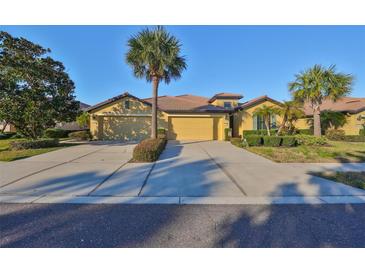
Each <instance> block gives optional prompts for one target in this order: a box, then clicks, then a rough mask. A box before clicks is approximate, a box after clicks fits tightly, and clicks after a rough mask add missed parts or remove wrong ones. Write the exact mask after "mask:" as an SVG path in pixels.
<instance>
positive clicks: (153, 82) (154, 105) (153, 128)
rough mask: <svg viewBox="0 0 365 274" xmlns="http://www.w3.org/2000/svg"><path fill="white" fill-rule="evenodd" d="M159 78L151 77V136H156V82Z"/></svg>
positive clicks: (157, 82)
mask: <svg viewBox="0 0 365 274" xmlns="http://www.w3.org/2000/svg"><path fill="white" fill-rule="evenodd" d="M159 82H160V80H159V79H158V77H156V76H155V77H153V79H152V86H153V90H152V123H151V138H154V139H156V138H157V97H158V84H159Z"/></svg>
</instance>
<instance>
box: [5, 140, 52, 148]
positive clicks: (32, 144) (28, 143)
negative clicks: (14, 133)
mask: <svg viewBox="0 0 365 274" xmlns="http://www.w3.org/2000/svg"><path fill="white" fill-rule="evenodd" d="M9 146H10V149H11V150H21V149H35V148H45V147H56V146H58V139H39V140H23V141H12V142H10V144H9Z"/></svg>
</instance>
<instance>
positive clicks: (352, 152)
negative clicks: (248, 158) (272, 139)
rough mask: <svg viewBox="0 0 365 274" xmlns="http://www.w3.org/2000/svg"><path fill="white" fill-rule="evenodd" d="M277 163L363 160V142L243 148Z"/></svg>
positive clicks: (350, 161)
mask: <svg viewBox="0 0 365 274" xmlns="http://www.w3.org/2000/svg"><path fill="white" fill-rule="evenodd" d="M245 149H247V150H249V151H251V152H253V153H256V154H259V155H261V156H263V157H266V158H268V159H270V160H273V161H275V162H279V163H335V162H340V163H356V162H365V143H360V142H359V143H350V142H337V141H336V142H335V141H330V142H329V145H328V146H297V147H291V148H286V147H248V148H245Z"/></svg>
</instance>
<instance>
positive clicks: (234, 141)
mask: <svg viewBox="0 0 365 274" xmlns="http://www.w3.org/2000/svg"><path fill="white" fill-rule="evenodd" d="M231 144H232V145H234V146H237V147H243V143H242V139H241V138H237V137H234V138H231Z"/></svg>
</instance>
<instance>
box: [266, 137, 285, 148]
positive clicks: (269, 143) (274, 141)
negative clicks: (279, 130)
mask: <svg viewBox="0 0 365 274" xmlns="http://www.w3.org/2000/svg"><path fill="white" fill-rule="evenodd" d="M281 138H282V137H281V136H264V137H262V139H263V141H264V146H265V147H279V146H280V145H281Z"/></svg>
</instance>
